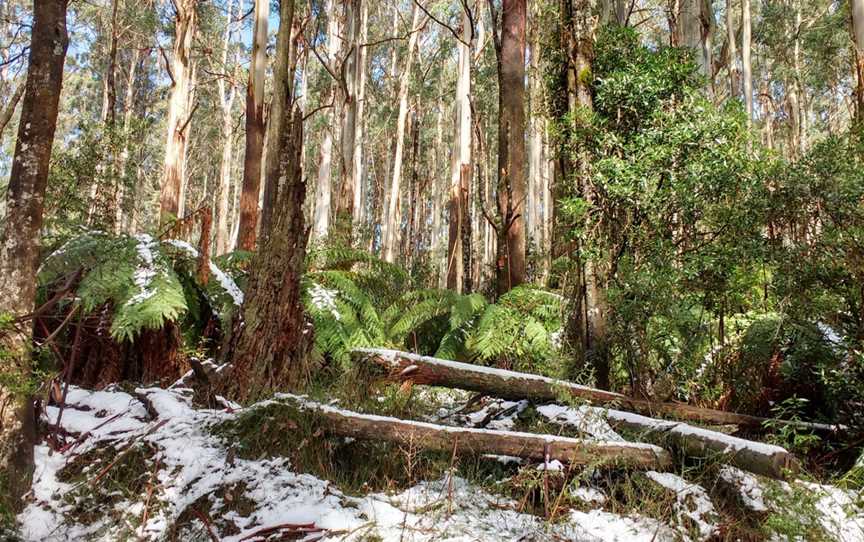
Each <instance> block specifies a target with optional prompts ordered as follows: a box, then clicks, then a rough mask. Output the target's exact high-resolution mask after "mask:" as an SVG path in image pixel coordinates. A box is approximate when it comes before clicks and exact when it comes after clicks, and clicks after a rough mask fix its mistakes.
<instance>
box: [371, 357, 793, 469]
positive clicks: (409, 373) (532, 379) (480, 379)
mask: <svg viewBox="0 0 864 542" xmlns="http://www.w3.org/2000/svg"><path fill="white" fill-rule="evenodd" d="M357 355H358V356H361V357H362V358H364V359H367V360H370V361H372V362H375V363H377V364H379V365H382V366H384V367H385V368H387V369H388V371H389V372H390V376H391V378H395V379H398V380H412V381H414V382H415V383H418V384H429V385H437V386H444V387H451V388H461V389H467V390H472V391H477V392H481V393H484V394H486V395H492V396H496V397H502V398H505V399H531V400H534V401H555V400H557V399H558V397H559V396H560V393H561V392H564V393H568V392H569V393H571V394H572V395H574V396H576V397H581V398H585V399H588V400H589V401H591V402H594V403H601V404H609V403H619V404H621V403H623V404H624V406H625V407H626V406H630V405H633V403H634V401H633V400H631V399H628V398H627V397H625V396H623V395H620V394H617V393H612V392H607V391H603V390H595V389H593V388H587V387H584V386H578V385H576V384H572V383H569V382H565V381H561V380H554V379H550V378H545V377H541V376H536V375H528V374H524V373H517V372H514V371H504V370H498V369H490V368H488V367H478V366H474V365H468V364H466V363H458V362H454V361H446V360H438V359H435V358H429V357H425V356H418V355H414V354H405V353H402V352H395V351H392V350H362V351H357ZM622 399H623V400H622ZM637 403H648V402H645V401H637ZM648 404H651V403H648ZM594 410H595V411H596V412H597V413H598V415H601V416H604V417H606V419H607V420H608V421H609V422H611V423H612V424H613V425H616V426H618V427H623V428H625V429H628V430H631V431H634V432H638V433H640V434H642V435H643V438H645V439H646V440H648V441H650V442H653V443H655V444H659V445H661V446H663V445H667V444H670V443H671V444H674V445H675V446H677V447H678V448H680V449H681V450H682V451H683V452H684V453H685V454H687V455H693V456H699V457H711V456H715V455H716V456H719V458H720V459H722V460H723V461H726V462H728V463H730V464H732V465H735V466H737V467H739V468H742V469H745V470H748V471H751V472H755V473H757V474H762V475H765V476H769V477H772V478H784V477H785V476H786V475H787V474H788V473H790V472H792V473H794V472H796V471H797V470H798V469H799V463H798V460H797V459H795V457H794V456H793V455H792V454H790V453H789V452H787V451H786V450H785V449H784V448H781V447H779V446H772V445H769V444H763V443H760V442H754V441H750V440H745V439H741V438H737V437H732V436H729V435H725V434H723V433H720V432H717V431H711V430H708V429H703V428H700V427H694V426H691V425H687V424H685V423H681V422H673V421H665V420H657V419H653V418H649V417H646V416H641V415H639V414H633V413H630V412H623V411H620V410H612V409H599V408H597V409H594ZM726 414H729V413H726ZM726 423H729V422H726Z"/></svg>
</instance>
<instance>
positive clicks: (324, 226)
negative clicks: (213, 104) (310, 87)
mask: <svg viewBox="0 0 864 542" xmlns="http://www.w3.org/2000/svg"><path fill="white" fill-rule="evenodd" d="M327 14H328V20H327V62H328V63H330V64H331V65H332V61H333V59H335V58H336V55H338V54H339V26H340V25H339V17H338V16H337V15H336V2H335V0H329V1H328V2H327ZM335 92H336V83H335V82H333V83H332V85H331V89H330V96H331V98H332V99H333V100H334V105H335V98H336V96H335ZM327 119H328V122H327V126H325V128H324V133H323V134H322V139H321V153H320V157H319V161H318V182H317V183H316V185H315V214H314V217H313V220H312V236H313V237H314V238H315V239H319V240H320V239H323V238H324V237H327V233H328V232H329V231H330V207H331V204H332V199H333V198H332V191H333V190H332V169H333V167H332V166H333V130H335V129H336V126H337V125H336V112H335V111H334V108H332V107H331V108H330V110H329V112H328V113H327Z"/></svg>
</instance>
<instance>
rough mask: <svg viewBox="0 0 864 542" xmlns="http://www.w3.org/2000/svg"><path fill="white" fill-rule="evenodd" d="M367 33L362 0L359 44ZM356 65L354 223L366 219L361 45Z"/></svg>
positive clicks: (363, 49)
mask: <svg viewBox="0 0 864 542" xmlns="http://www.w3.org/2000/svg"><path fill="white" fill-rule="evenodd" d="M368 35H369V3H368V2H363V5H362V7H361V12H360V37H359V41H358V43H359V44H365V43H366V40H367V39H368ZM359 53H360V54H359V58H358V66H357V87H356V90H357V94H356V100H357V119H356V121H355V126H354V163H353V168H354V182H355V184H356V185H355V188H354V216H353V221H354V223H355V224H362V223H363V222H364V221H365V220H366V194H367V193H368V188H367V183H366V181H365V179H364V177H363V128H364V126H363V116H364V113H365V109H366V64H367V62H368V53H369V49H368V47H361V48H360V51H359Z"/></svg>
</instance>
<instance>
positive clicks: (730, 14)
mask: <svg viewBox="0 0 864 542" xmlns="http://www.w3.org/2000/svg"><path fill="white" fill-rule="evenodd" d="M726 40H727V43H728V48H727V50H726V51H727V54H728V57H729V58H728V59H727V60H726V62H727V64H728V66H729V96H730V97H731V98H733V99H734V98H737V97H738V94H739V93H740V86H741V85H740V84H741V80H740V78H741V74H740V73H739V72H738V44H737V40H736V35H735V12H734V11H733V10H732V0H726Z"/></svg>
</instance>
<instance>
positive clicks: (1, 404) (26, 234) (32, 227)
mask: <svg viewBox="0 0 864 542" xmlns="http://www.w3.org/2000/svg"><path fill="white" fill-rule="evenodd" d="M66 8H67V2H66V0H35V2H34V5H33V19H32V29H31V32H32V34H31V35H32V38H31V42H30V53H29V60H28V65H29V67H28V72H27V83H26V89H25V91H24V98H23V103H22V104H21V119H20V122H19V123H18V138H17V140H16V142H15V154H14V156H13V159H12V171H11V174H10V176H9V186H8V188H7V191H6V216H5V221H4V224H3V228H2V231H0V314H6V315H11V316H14V317H22V316H25V315H27V314H30V313H32V312H33V310H34V309H35V303H36V273H37V270H38V267H39V249H40V246H39V245H40V234H41V230H42V218H43V211H44V204H45V190H46V188H47V184H48V167H49V164H50V160H51V147H52V144H53V141H54V131H55V129H56V126H57V113H58V107H59V103H60V91H61V88H62V85H63V64H64V62H65V60H66V49H67V47H68V45H69V36H68V33H67V30H66ZM16 326H17V327H16V328H14V329H10V330H0V348H3V349H5V350H8V351H9V352H10V353H11V355H4V356H0V373H2V375H3V377H4V385H3V386H0V472H3V473H4V478H5V480H3V479H0V500H2V501H5V502H2V504H3V505H4V508H7V509H10V510H13V511H19V510H20V509H21V508H22V505H23V499H22V496H23V495H24V493H25V492H26V491H27V490H28V489H29V486H30V478H31V476H32V473H33V445H34V444H35V441H36V420H35V412H34V401H33V398H32V397H31V396H30V395H29V394H28V393H27V392H26V391H24V390H19V389H14V387H13V385H12V384H13V383H16V382H17V383H19V384H23V383H24V382H26V381H27V379H29V378H30V374H31V368H32V365H31V362H32V360H31V357H30V352H29V346H30V341H31V338H32V328H31V327H30V322H29V320H27V319H25V320H23V321H22V322H20V323H19V324H17V325H16ZM4 333H5V334H4ZM3 486H5V487H3Z"/></svg>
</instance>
